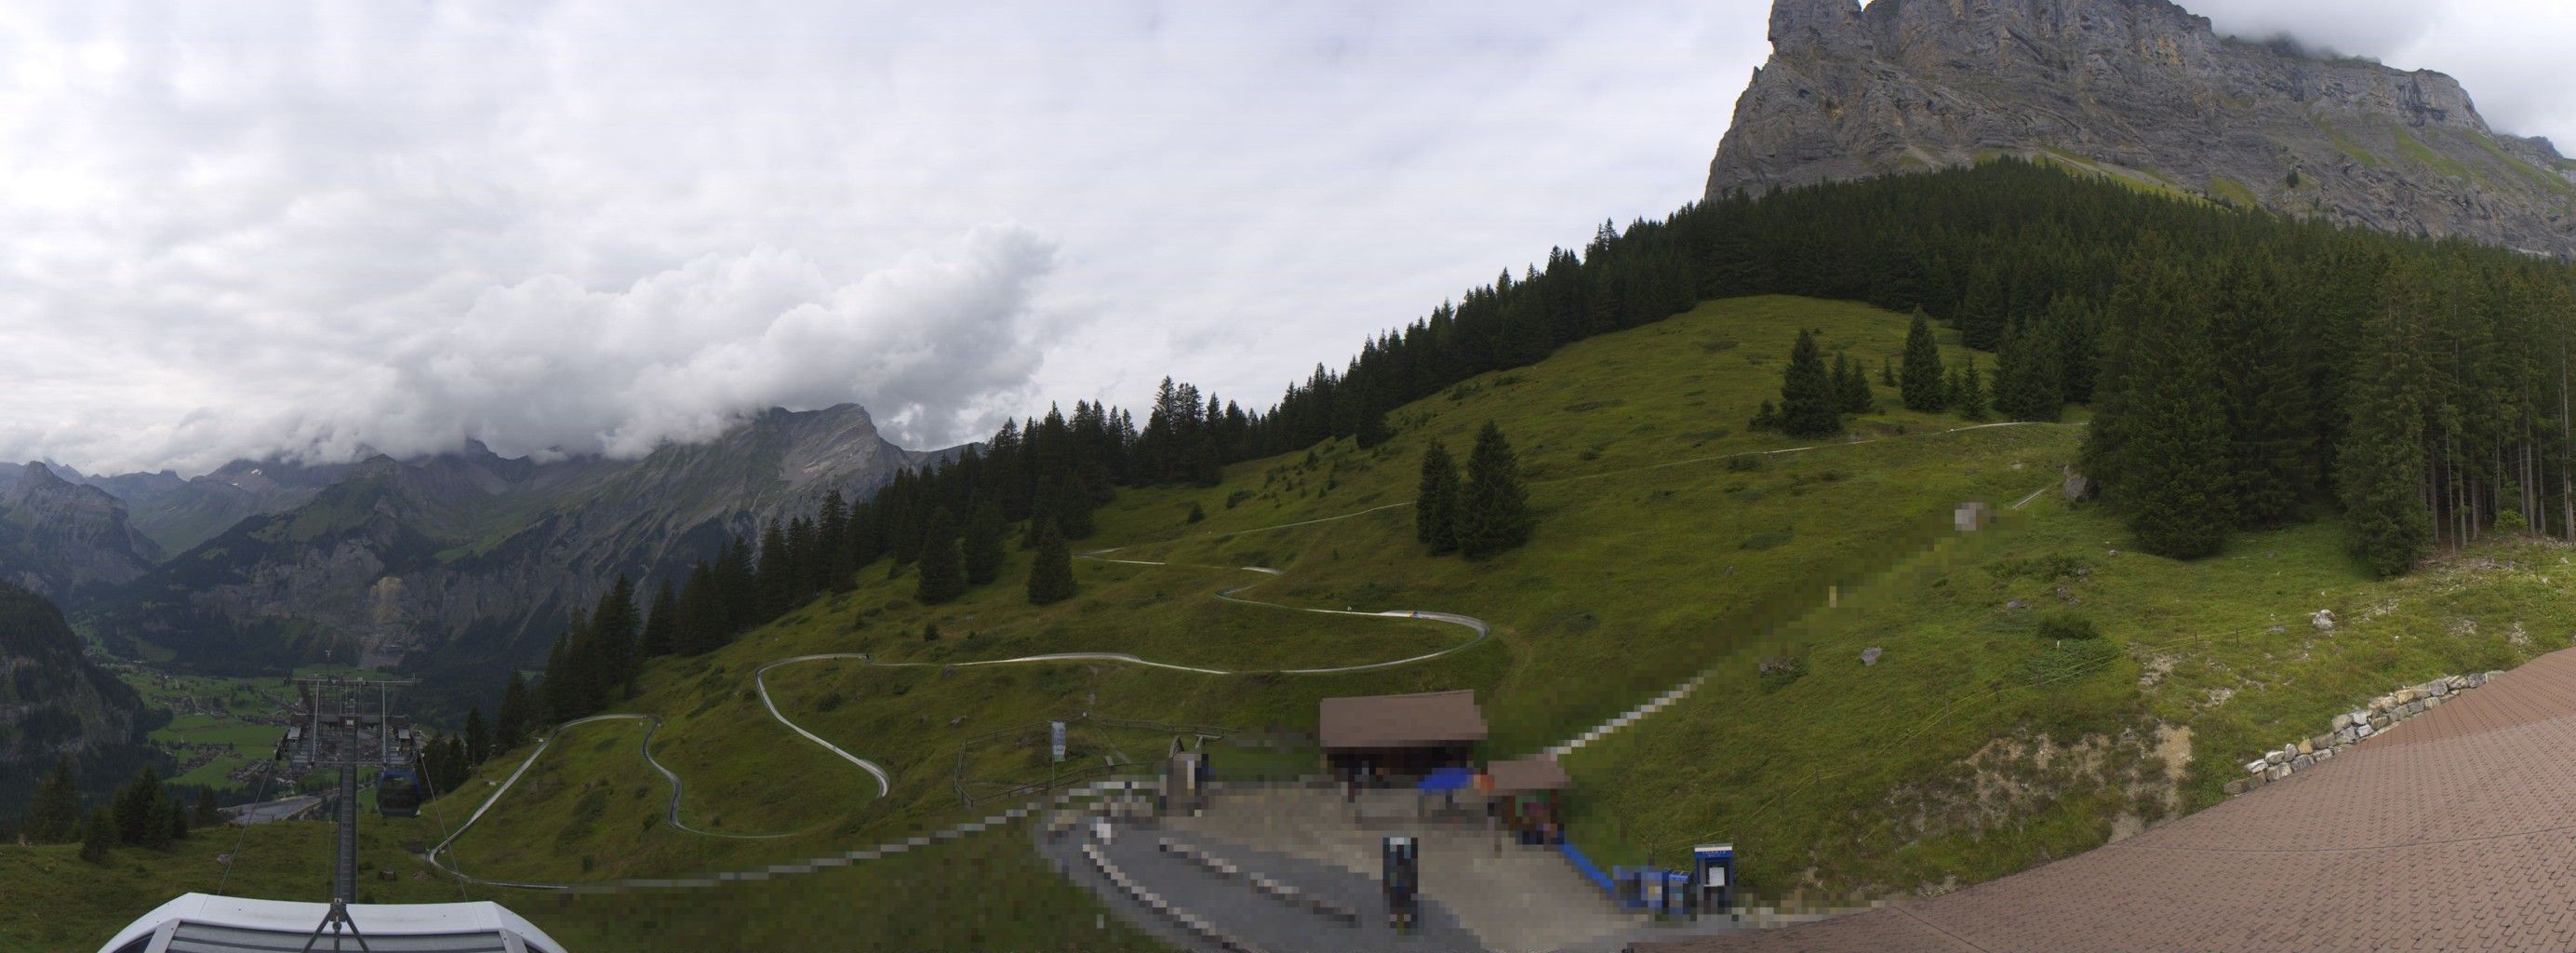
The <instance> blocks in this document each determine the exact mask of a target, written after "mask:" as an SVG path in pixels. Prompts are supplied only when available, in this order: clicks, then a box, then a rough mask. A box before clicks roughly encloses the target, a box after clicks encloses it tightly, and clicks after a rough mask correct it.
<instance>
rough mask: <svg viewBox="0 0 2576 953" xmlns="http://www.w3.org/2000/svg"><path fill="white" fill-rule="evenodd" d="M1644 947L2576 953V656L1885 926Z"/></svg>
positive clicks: (1937, 900)
mask: <svg viewBox="0 0 2576 953" xmlns="http://www.w3.org/2000/svg"><path fill="white" fill-rule="evenodd" d="M2239 753H2240V754H2247V755H2250V754H2252V752H2239ZM2217 754H2221V753H2213V755H2217ZM2216 764H2218V769H2219V770H2225V769H2226V766H2225V764H2224V763H2223V762H2218V763H2216ZM1638 949H1640V950H1651V951H1656V953H1679V951H1701V950H1706V951H1789V950H1802V951H1840V950H1852V951H1860V950H1869V951H1881V950H1896V951H1902V950H1926V951H1936V950H1937V951H1945V953H1946V951H1988V953H2004V951H2024V950H2028V951H2047V953H2059V951H2068V950H2087V951H2165V950H2172V951H2185V950H2188V951H2221V950H2248V951H2252V950H2261V951H2273V950H2537V949H2549V950H2567V949H2576V650H2568V651H2561V652H2557V653H2553V654H2551V655H2548V656H2544V657H2542V658H2540V659H2536V660H2534V661H2533V662H2532V663H2531V664H2529V665H2525V666H2523V667H2522V668H2520V669H2517V670H2515V671H2512V672H2508V673H2505V674H2503V675H2500V676H2497V677H2495V678H2494V679H2492V680H2490V681H2489V682H2488V683H2487V685H2486V687H2483V688H2480V689H2478V690H2477V691H2473V692H2469V693H2467V694H2465V695H2462V696H2460V697H2458V698H2455V699H2453V700H2452V701H2450V702H2449V703H2448V704H2445V705H2443V706H2442V707H2440V708H2436V709H2433V710H2431V711H2427V712H2425V713H2424V714H2422V715H2418V716H2416V717H2415V718H2413V719H2410V720H2408V721H2406V722H2404V723H2402V724H2399V725H2397V726H2396V727H2394V728H2392V729H2390V730H2389V731H2388V732H2386V733H2385V734H2382V735H2379V736H2377V737H2374V738H2370V739H2367V740H2364V741H2363V742H2361V743H2360V744H2358V745H2355V746H2353V747H2352V748H2350V749H2348V750H2347V751H2345V753H2344V754H2342V755H2341V756H2339V757H2337V758H2335V759H2334V760H2332V761H2329V762H2326V763H2324V764H2321V765H2319V766H2317V767H2316V768H2314V769H2312V770H2308V771H2302V772H2300V773H2298V774H2295V775H2292V776H2290V777H2289V778H2286V779H2283V780H2281V781H2278V782H2275V783H2273V784H2270V785H2267V786H2264V787H2262V788H2260V789H2257V790H2255V791H2253V792H2251V793H2248V794H2246V795H2243V796H2241V797H2238V798H2235V799H2233V800H2231V801H2228V802H2227V803H2224V804H2220V805H2218V806H2216V807H2212V808H2210V809H2208V810H2206V811H2202V812H2200V813H2198V814H2195V815H2192V816H2190V817H2186V818H2183V819H2182V820H2179V821H2176V822H2174V823H2173V824H2170V825H2167V826H2165V827H2162V828H2158V829H2156V830H2153V831H2150V832H2147V833H2145V834H2140V835H2138V836H2136V837H2131V838H2128V839H2126V840H2122V841H2120V842H2118V843H2115V844H2110V845H2106V846H2104V847H2102V848H2100V849H2097V850H2094V851H2091V852H2089V853H2085V854H2082V855H2080V856H2076V857H2070V858H2068V859H2065V860H2061V861H2058V862H2055V863H2052V864H2048V865H2046V866H2043V867H2039V868H2036V869H2033V870H2029V871H2025V872H2023V873H2021V874H2017V875H2015V876H2011V877H2006V878H2004V879H2001V880H1997V881H1993V882H1990V883H1986V884H1981V885H1978V886H1975V887H1971V888H1968V889H1966V890H1962V891H1959V892H1956V893H1951V894H1946V895H1943V896H1939V897H1934V898H1931V899H1927V900H1921V901H1914V902H1908V903H1903V904H1899V905H1893V906H1889V907H1884V908H1881V909H1877V910H1872V911H1869V912H1866V913H1858V914H1852V915H1850V916H1845V917H1838V918H1835V919H1831V920H1825V921H1820V922H1817V923H1812V924H1807V925H1804V926H1798V927H1791V928H1787V929H1782V930H1774V931H1768V932H1759V933H1739V934H1732V935H1728V936H1723V937H1715V938H1710V939H1705V940H1695V941H1689V942H1684V943H1675V944H1665V945H1641V946H1639V947H1638Z"/></svg>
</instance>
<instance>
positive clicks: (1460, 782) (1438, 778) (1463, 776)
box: [1421, 768, 1476, 791]
mask: <svg viewBox="0 0 2576 953" xmlns="http://www.w3.org/2000/svg"><path fill="white" fill-rule="evenodd" d="M1475 783H1476V772H1474V771H1472V770H1469V769H1467V768H1440V769H1438V770H1435V771H1433V772H1431V776H1430V777H1426V778H1423V779H1422V785H1421V787H1422V790H1425V791H1461V790H1465V789H1466V788H1467V787H1468V786H1469V785H1472V784H1475Z"/></svg>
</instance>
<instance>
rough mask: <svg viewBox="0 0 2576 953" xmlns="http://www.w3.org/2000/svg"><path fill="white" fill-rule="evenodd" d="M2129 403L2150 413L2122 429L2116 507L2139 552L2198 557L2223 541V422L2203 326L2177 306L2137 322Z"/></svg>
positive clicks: (2225, 514) (2225, 475)
mask: <svg viewBox="0 0 2576 953" xmlns="http://www.w3.org/2000/svg"><path fill="white" fill-rule="evenodd" d="M2129 347H2130V353H2129V355H2128V361H2129V369H2128V371H2127V372H2126V373H2127V375H2128V376H2127V382H2128V385H2129V386H2131V387H2133V388H2135V391H2134V393H2133V394H2132V395H2131V398H2130V399H2134V400H2136V401H2137V402H2138V404H2139V405H2140V406H2143V407H2150V408H2154V410H2153V411H2152V412H2149V413H2144V414H2140V415H2137V416H2136V417H2135V418H2133V419H2131V420H2129V421H2128V422H2127V424H2126V425H2125V426H2126V428H2127V429H2126V438H2127V440H2128V445H2127V446H2126V447H2125V448H2124V449H2123V451H2122V453H2123V460H2122V463H2121V469H2122V476H2121V480H2120V483H2119V492H2120V494H2121V498H2120V500H2119V503H2120V506H2121V508H2122V509H2123V510H2124V511H2125V512H2126V515H2127V516H2128V522H2129V529H2130V531H2131V532H2133V533H2135V534H2137V538H2138V548H2140V549H2143V550H2146V551H2147V552H2151V553H2155V554H2157V555H2159V556H2167V557H2171V558H2174V559H2198V558H2200V557H2203V556H2208V555H2210V554H2213V553H2216V552H2218V549H2219V547H2220V546H2222V545H2224V544H2225V543H2226V541H2227V525H2228V521H2229V518H2230V514H2231V504H2230V501H2229V499H2228V496H2227V491H2228V486H2229V480H2228V472H2227V416H2226V411H2225V409H2224V407H2223V406H2222V404H2221V398H2220V397H2219V389H2218V375H2217V368H2216V367H2215V366H2214V363H2213V359H2212V355H2211V353H2210V346H2209V340H2208V325H2207V323H2206V322H2204V321H2202V320H2199V319H2198V318H2197V317H2196V316H2195V315H2192V314H2190V313H2187V312H2184V311H2182V310H2180V309H2176V308H2170V307H2168V308H2158V309H2155V310H2153V311H2152V312H2150V313H2147V314H2142V315H2140V316H2139V323H2138V327H2137V333H2136V337H2135V339H2134V340H2133V341H2131V342H2130V344H2129Z"/></svg>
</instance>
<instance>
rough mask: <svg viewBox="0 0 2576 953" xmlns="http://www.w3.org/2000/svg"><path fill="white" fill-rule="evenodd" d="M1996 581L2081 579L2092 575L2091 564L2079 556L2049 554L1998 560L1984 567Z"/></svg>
mask: <svg viewBox="0 0 2576 953" xmlns="http://www.w3.org/2000/svg"><path fill="white" fill-rule="evenodd" d="M1986 571H1987V572H1991V573H1994V574H1995V578H1997V579H2012V578H2016V577H2023V576H2027V577H2030V578H2033V579H2037V580H2040V581H2041V582H2053V581H2055V580H2059V579H2083V578H2086V577H2089V576H2091V575H2093V564H2092V563H2091V562H2089V561H2086V560H2085V559H2084V557H2081V556H2071V555H2068V554H2065V553H2050V554H2048V555H2045V556H2031V557H2027V558H2021V559H1998V560H1995V561H1994V562H1993V563H1991V564H1988V565H1987V566H1986Z"/></svg>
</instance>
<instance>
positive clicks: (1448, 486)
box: [1413, 440, 1459, 556]
mask: <svg viewBox="0 0 2576 953" xmlns="http://www.w3.org/2000/svg"><path fill="white" fill-rule="evenodd" d="M1458 496H1459V489H1458V464H1457V463H1456V462H1455V461H1453V460H1451V459H1450V458H1449V448H1448V447H1447V446H1444V445H1443V444H1441V442H1440V441H1437V440H1434V441H1432V442H1431V445H1430V446H1428V447H1424V448H1423V450H1422V483H1421V489H1420V490H1419V491H1418V495H1417V496H1416V497H1415V499H1414V504H1413V537H1414V539H1415V540H1417V541H1419V542H1421V543H1422V546H1423V548H1424V549H1426V550H1428V551H1430V553H1431V554H1432V555H1434V556H1438V555H1442V554H1444V553H1452V552H1456V551H1457V550H1458Z"/></svg>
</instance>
